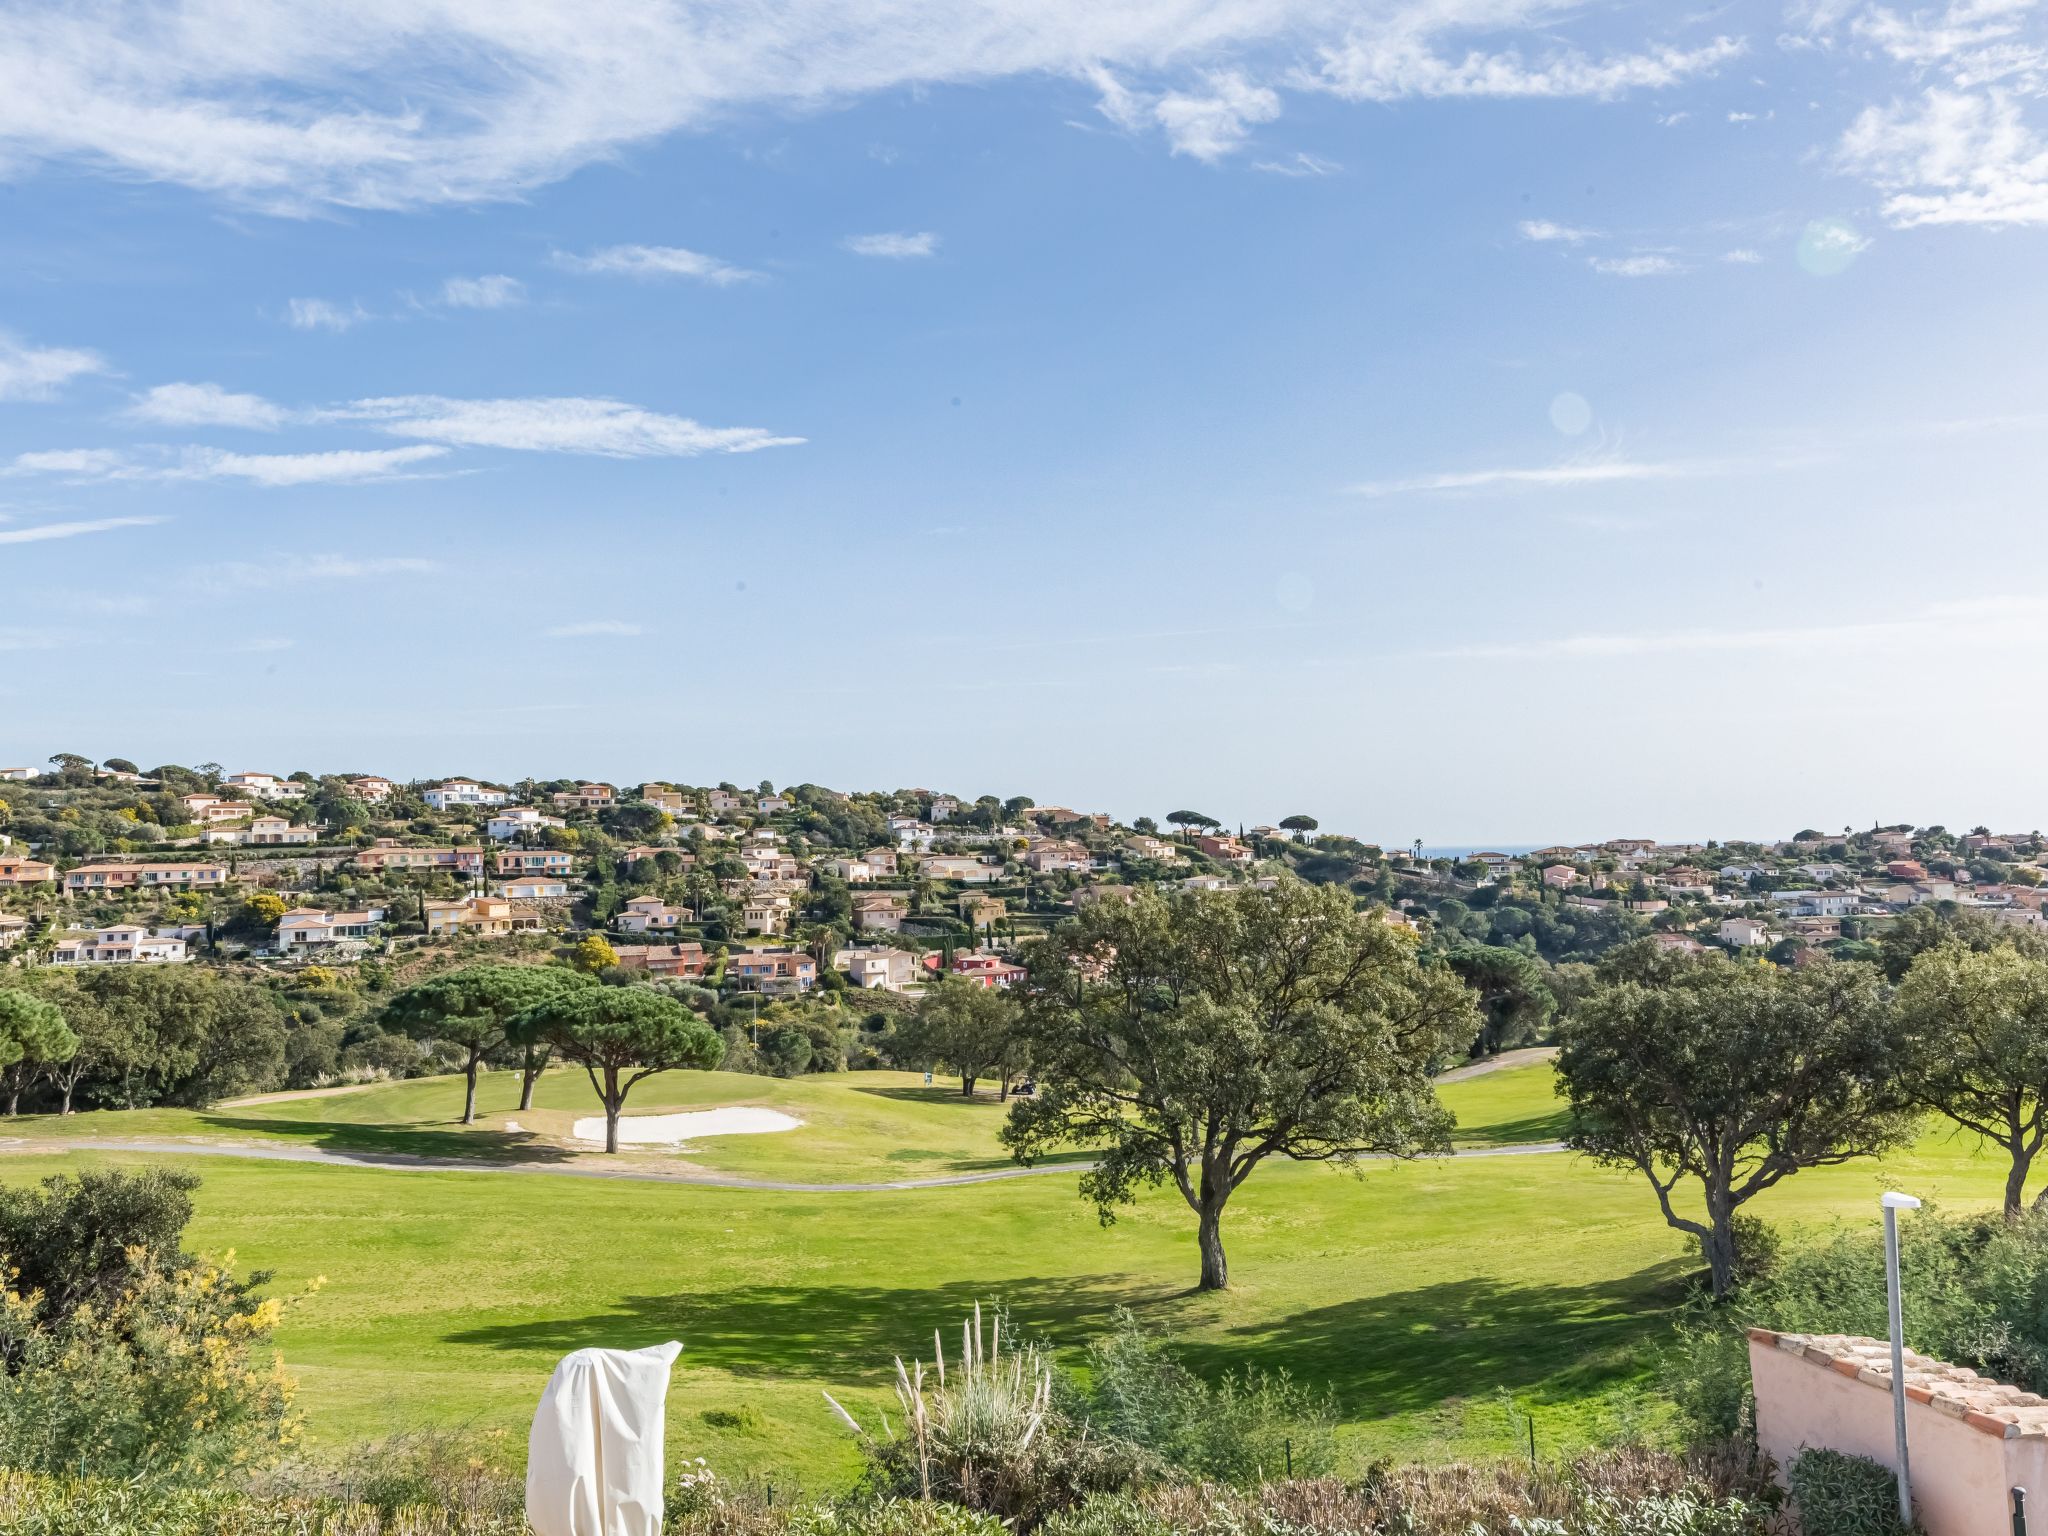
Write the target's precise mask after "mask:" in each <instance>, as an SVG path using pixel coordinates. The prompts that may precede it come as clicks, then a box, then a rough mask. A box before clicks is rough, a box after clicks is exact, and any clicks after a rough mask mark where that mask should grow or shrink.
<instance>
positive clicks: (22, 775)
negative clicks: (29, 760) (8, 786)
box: [0, 768, 36, 782]
mask: <svg viewBox="0 0 2048 1536" xmlns="http://www.w3.org/2000/svg"><path fill="white" fill-rule="evenodd" d="M35 776H36V771H35V769H33V768H0V779H9V780H14V781H16V782H19V781H20V780H22V779H32V778H34V777H35Z"/></svg>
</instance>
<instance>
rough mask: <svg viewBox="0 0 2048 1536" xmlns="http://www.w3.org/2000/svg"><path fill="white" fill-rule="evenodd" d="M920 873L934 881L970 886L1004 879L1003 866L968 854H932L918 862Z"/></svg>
mask: <svg viewBox="0 0 2048 1536" xmlns="http://www.w3.org/2000/svg"><path fill="white" fill-rule="evenodd" d="M917 867H918V873H920V874H922V875H925V876H927V877H929V878H930V879H933V880H959V881H963V882H965V883H966V884H969V885H986V884H988V883H989V882H990V881H991V880H998V879H1001V878H1002V873H1003V866H1002V865H1000V864H990V863H986V862H984V861H983V860H981V859H977V858H972V857H970V856H968V855H966V854H954V853H931V854H926V855H925V856H924V857H923V858H922V859H920V860H919V861H918V866H917Z"/></svg>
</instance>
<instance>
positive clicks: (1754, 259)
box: [1721, 245, 1764, 267]
mask: <svg viewBox="0 0 2048 1536" xmlns="http://www.w3.org/2000/svg"><path fill="white" fill-rule="evenodd" d="M1721 259H1722V260H1723V261H1725V262H1727V263H1729V264H1730V265H1731V266H1737V267H1753V266H1756V265H1758V264H1759V263H1760V262H1762V260H1763V259H1764V253H1763V252H1762V251H1758V250H1752V249H1751V248H1750V247H1748V246H1746V245H1744V246H1738V247H1736V248H1735V249H1734V250H1732V251H1723V252H1722V253H1721Z"/></svg>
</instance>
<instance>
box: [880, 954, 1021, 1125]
mask: <svg viewBox="0 0 2048 1536" xmlns="http://www.w3.org/2000/svg"><path fill="white" fill-rule="evenodd" d="M1021 1015H1022V1010H1021V1009H1020V1007H1019V1005H1018V1000H1017V999H1016V998H1015V997H1014V996H1012V995H1011V994H1010V993H1009V992H1008V991H1006V990H1004V989H1002V988H1000V987H984V986H981V985H979V984H978V983H975V982H972V981H962V980H960V979H959V978H957V977H948V978H946V979H945V980H942V981H939V982H936V983H935V984H934V985H933V986H932V987H931V989H930V990H929V991H927V992H926V993H925V995H924V996H923V997H922V998H920V999H919V1000H918V1005H917V1009H916V1011H915V1012H914V1013H913V1014H911V1016H910V1017H909V1018H907V1019H905V1020H904V1021H903V1022H902V1023H901V1024H899V1025H898V1026H897V1028H896V1040H895V1050H896V1053H897V1056H898V1057H899V1059H902V1060H906V1061H919V1062H924V1063H926V1064H935V1063H944V1064H945V1065H946V1066H949V1067H951V1068H952V1069H953V1070H954V1071H955V1072H958V1073H959V1074H960V1092H961V1095H962V1096H963V1097H966V1098H972V1097H973V1096H974V1084H975V1081H976V1080H977V1079H978V1078H980V1077H982V1076H984V1075H985V1074H988V1073H995V1074H996V1075H997V1076H998V1077H1000V1079H1001V1080H1002V1086H1003V1094H1004V1097H1006V1098H1007V1097H1008V1096H1009V1087H1010V1079H1011V1078H1012V1077H1013V1076H1015V1075H1016V1073H1017V1072H1018V1071H1019V1070H1020V1069H1021V1067H1022V1066H1023V1061H1024V1037H1023V1030H1022V1016H1021Z"/></svg>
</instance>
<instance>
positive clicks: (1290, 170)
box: [1252, 149, 1344, 177]
mask: <svg viewBox="0 0 2048 1536" xmlns="http://www.w3.org/2000/svg"><path fill="white" fill-rule="evenodd" d="M1252 169H1253V170H1255V171H1264V172H1265V173H1266V174H1267V175H1268V176H1293V177H1303V176H1336V175H1339V174H1341V173H1342V171H1343V169H1344V167H1343V166H1342V165H1340V164H1338V163H1337V162H1336V161H1335V160H1325V159H1324V158H1323V157H1322V156H1321V155H1312V154H1310V153H1309V152H1308V151H1307V150H1300V149H1298V150H1296V151H1295V152H1294V153H1293V154H1291V155H1289V156H1288V157H1287V158H1286V159H1285V160H1255V161H1253V162H1252Z"/></svg>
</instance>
